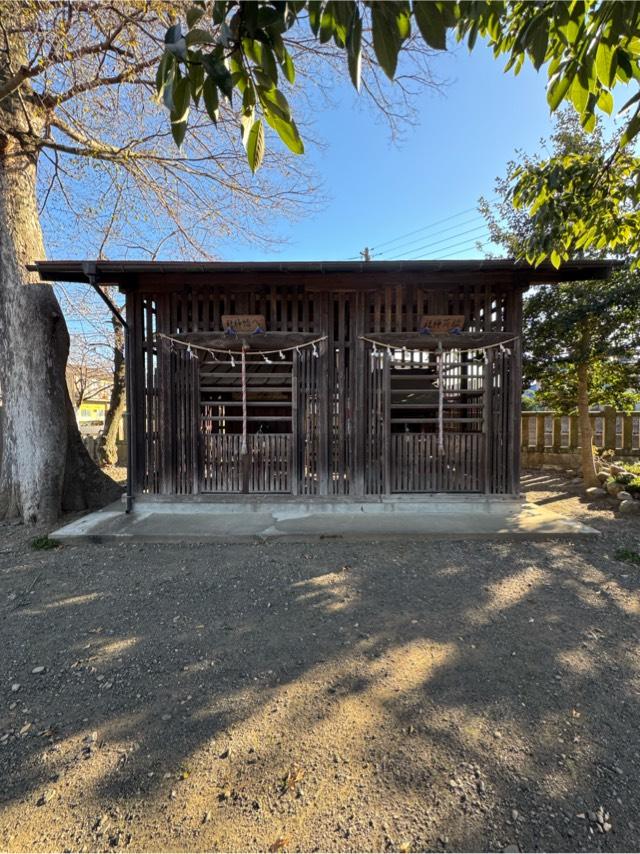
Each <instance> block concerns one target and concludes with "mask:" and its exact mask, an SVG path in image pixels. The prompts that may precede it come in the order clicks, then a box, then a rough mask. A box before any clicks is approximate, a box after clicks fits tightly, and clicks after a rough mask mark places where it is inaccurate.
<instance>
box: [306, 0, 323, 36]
mask: <svg viewBox="0 0 640 854" xmlns="http://www.w3.org/2000/svg"><path fill="white" fill-rule="evenodd" d="M321 12H322V2H321V0H310V2H309V4H308V13H309V26H310V27H311V32H312V33H313V34H314V36H317V35H318V32H319V30H320V15H321Z"/></svg>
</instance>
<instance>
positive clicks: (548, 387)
mask: <svg viewBox="0 0 640 854" xmlns="http://www.w3.org/2000/svg"><path fill="white" fill-rule="evenodd" d="M611 144H612V143H611V141H610V140H607V139H606V138H605V137H604V135H603V134H602V133H601V132H600V131H599V130H598V129H596V130H595V131H594V132H592V133H588V132H586V131H585V130H583V128H582V127H581V124H580V121H579V119H578V117H577V116H576V114H575V113H574V112H572V111H571V110H569V109H568V108H567V109H564V110H561V111H560V112H559V113H558V114H557V118H556V126H555V128H554V132H553V133H552V135H551V138H550V139H549V140H548V141H547V140H541V141H540V150H542V151H543V152H544V153H545V154H546V155H547V156H548V157H549V162H553V161H562V160H564V159H570V158H581V159H584V161H585V162H586V163H588V164H589V168H590V169H591V170H592V171H593V172H594V173H597V172H598V171H599V170H602V169H603V168H604V167H605V164H606V163H607V159H608V151H609V149H610V147H611ZM538 165H539V161H538V160H537V159H535V158H532V157H531V156H529V155H528V154H526V153H525V152H522V151H519V152H518V153H517V159H516V160H513V161H511V162H510V163H509V164H508V165H507V171H506V175H505V176H504V177H502V178H498V179H497V181H496V185H495V189H496V195H497V198H498V201H497V203H495V204H493V205H492V204H490V203H489V202H488V201H487V200H486V199H481V201H480V209H481V211H482V213H483V214H484V216H485V218H486V219H487V223H488V225H489V231H490V234H491V239H492V241H493V242H494V243H496V244H498V245H501V246H503V247H504V248H505V249H506V250H507V252H509V253H510V254H516V253H517V249H518V246H522V245H525V244H532V243H534V242H535V241H539V240H541V239H543V236H544V235H545V233H546V228H547V225H546V223H545V222H544V221H542V220H541V218H540V217H538V216H537V215H536V214H535V213H534V214H531V213H530V211H529V210H527V209H526V208H519V209H518V208H514V207H513V187H514V185H515V184H517V182H518V181H519V180H520V176H521V175H522V174H524V173H531V172H534V171H535V169H537V168H538ZM619 168H620V165H619V163H618V162H616V163H615V164H613V165H611V167H610V178H611V180H612V181H617V180H619V176H618V175H617V174H616V172H617V170H618V169H619ZM594 243H596V247H594V246H593V245H590V246H584V247H581V249H580V250H576V251H574V252H573V253H572V254H573V256H574V257H575V256H582V257H597V256H598V255H602V254H604V249H605V248H606V247H598V246H597V241H594ZM625 248H626V247H625V246H624V244H620V250H621V254H624V250H625ZM639 307H640V274H639V273H638V272H632V271H629V270H620V271H618V272H615V273H614V274H613V275H612V276H611V278H610V279H609V280H607V281H589V282H574V283H572V284H567V285H548V286H543V287H539V288H535V289H533V290H532V291H531V292H529V293H528V294H527V295H526V296H525V304H524V335H525V340H524V348H523V350H524V352H523V356H524V364H523V379H524V385H525V388H527V387H530V386H531V385H533V384H539V385H540V389H539V391H537V392H536V395H535V402H536V403H539V404H542V405H543V406H546V407H549V408H551V409H555V410H558V411H560V412H570V411H572V410H574V409H575V408H576V403H577V400H578V366H579V365H583V366H587V371H586V381H587V384H588V398H589V400H590V401H591V402H592V403H594V404H595V403H599V404H611V405H612V406H616V407H618V408H621V409H632V408H633V406H634V404H635V403H636V401H638V400H639V399H640V395H638V393H637V392H635V391H634V389H635V388H637V385H638V374H639V372H640V349H639V348H640V311H639V310H638V309H639Z"/></svg>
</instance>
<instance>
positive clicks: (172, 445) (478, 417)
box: [39, 262, 608, 500]
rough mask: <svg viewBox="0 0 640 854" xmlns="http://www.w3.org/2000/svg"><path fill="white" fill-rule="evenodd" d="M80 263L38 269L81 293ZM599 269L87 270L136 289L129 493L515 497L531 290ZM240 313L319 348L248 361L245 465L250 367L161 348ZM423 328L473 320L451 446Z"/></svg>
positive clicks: (449, 419) (453, 396) (450, 380)
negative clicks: (314, 340) (432, 319)
mask: <svg viewBox="0 0 640 854" xmlns="http://www.w3.org/2000/svg"><path fill="white" fill-rule="evenodd" d="M65 263H66V264H67V267H66V268H64V269H63V268H62V265H63V264H65ZM71 263H72V262H50V263H48V264H47V263H44V264H41V265H39V269H40V272H41V274H42V275H43V278H45V277H46V278H56V277H58V278H66V279H69V278H71V276H70V275H69V272H70V270H69V265H70V264H71ZM589 263H590V262H583V264H582V266H578V265H574V267H575V269H574V268H573V267H572V269H571V270H569V271H567V270H565V271H563V273H562V274H557V273H556V272H555V271H550V270H546V271H545V270H540V269H539V270H537V271H534V270H532V269H530V268H528V267H522V266H517V265H515V264H513V263H511V262H442V263H439V262H438V263H436V262H416V263H414V264H410V263H406V262H405V264H402V265H397V264H396V265H392V264H384V263H376V262H370V263H368V264H348V263H345V264H339V263H337V262H336V263H334V264H323V265H321V264H302V263H301V264H290V265H276V264H255V265H241V264H235V265H234V264H218V265H216V264H211V265H197V264H182V265H181V264H162V263H158V264H156V265H154V264H144V263H139V264H137V265H136V264H135V263H128V264H127V263H125V262H123V263H122V264H121V265H120V266H119V267H118V265H117V262H98V264H97V265H93V266H92V267H88V266H87V265H86V264H85V265H84V266H83V267H82V270H83V271H84V274H85V275H88V274H90V275H93V276H94V278H95V279H97V281H98V283H99V282H100V281H102V282H105V283H106V282H109V283H112V282H114V281H115V282H116V283H117V284H118V285H119V286H120V288H121V289H122V290H123V291H124V292H125V293H126V318H127V322H128V326H129V357H128V367H129V371H130V386H129V388H130V396H131V406H130V412H131V427H130V430H131V436H130V439H131V441H132V455H131V466H132V472H131V475H132V486H133V494H134V495H160V496H162V495H165V496H166V495H173V496H196V495H200V496H202V495H212V496H215V495H218V496H225V495H236V496H241V495H248V496H256V495H263V494H276V495H281V496H283V495H293V496H300V497H310V498H311V497H332V496H333V497H345V498H353V499H357V500H362V499H366V498H376V497H382V496H401V495H427V494H441V493H459V494H460V493H462V494H484V495H494V496H510V495H517V494H518V491H519V448H520V392H521V357H520V340H519V339H520V335H521V331H522V329H521V326H522V293H523V290H524V289H525V288H526V287H527V286H528V285H529V284H530V283H532V282H535V281H554V280H559V279H565V280H566V279H567V278H574V279H576V278H582V279H585V278H595V277H598V278H601V277H603V276H604V275H606V274H607V271H608V267H607V265H606V264H599V265H595V264H593V263H591V266H589ZM56 264H58V265H59V266H58V267H57V268H55V265H56ZM585 265H587V267H588V270H585ZM54 268H55V269H54ZM79 278H80V275H78V276H77V279H79ZM245 314H252V315H262V316H264V318H265V321H266V330H267V333H276V332H277V333H279V336H278V340H281V341H282V340H284V341H286V340H288V339H287V336H290V338H291V340H292V342H294V343H295V341H297V340H298V339H297V338H296V337H295V336H296V335H297V334H298V333H306V334H307V336H309V335H313V336H317V337H318V338H320V337H323V338H324V340H323V341H322V342H321V343H320V344H319V345H318V354H317V356H316V355H314V354H313V352H312V351H311V350H310V348H308V347H303V348H301V349H300V351H299V352H296V351H295V350H293V351H286V352H284V353H283V354H282V356H281V357H278V356H277V355H276V356H275V357H274V358H272V359H271V360H270V361H268V362H267V361H265V360H264V358H263V357H261V356H260V355H258V354H251V353H249V354H248V356H247V376H246V388H247V395H246V398H247V413H246V416H247V417H246V423H247V427H248V435H247V436H246V440H247V448H246V453H244V454H243V453H242V449H241V435H240V430H241V423H242V413H241V397H242V395H241V379H240V368H239V364H238V363H237V362H236V365H235V366H233V365H231V364H230V363H229V360H228V359H224V358H223V359H218V360H214V358H212V357H211V356H210V355H209V354H206V353H202V352H198V351H194V352H188V351H187V350H186V349H185V348H184V347H183V346H174V345H172V344H170V343H169V342H168V341H167V340H166V339H165V338H163V337H162V336H180V337H181V338H182V339H183V340H189V336H190V335H193V336H194V340H195V339H196V337H197V338H198V340H200V341H202V340H206V335H207V334H208V333H220V332H221V331H223V327H222V316H223V315H245ZM425 315H463V316H464V318H465V322H464V332H463V335H462V336H460V337H459V338H453V337H452V336H448V337H447V339H446V344H445V346H444V347H443V353H442V360H443V366H444V371H445V374H446V377H447V380H446V385H445V388H446V393H445V395H444V404H442V403H441V404H440V406H442V405H443V406H444V409H443V412H442V417H443V425H444V435H443V436H440V435H439V428H438V405H439V404H438V391H437V383H434V380H435V379H436V370H435V364H436V349H435V348H436V345H437V338H436V336H424V335H422V336H419V335H417V333H418V330H419V329H420V324H421V320H422V318H423V317H424V316H425ZM196 334H197V335H196ZM203 335H204V338H203ZM365 338H370V339H374V340H376V341H382V342H383V343H384V344H385V345H386V346H388V347H389V350H387V354H386V355H385V354H384V352H381V351H380V349H379V348H377V347H376V345H374V344H372V343H371V341H366V340H364V339H365ZM512 339H515V340H512ZM458 340H460V341H462V342H463V343H462V344H458V343H457V342H458ZM500 341H504V342H506V344H505V349H504V350H503V349H502V348H499V347H493V348H491V349H489V350H486V349H484V348H485V347H486V344H488V343H497V342H500ZM474 347H475V348H477V349H476V350H474V349H471V350H469V351H468V352H466V349H467V348H474ZM439 439H441V441H440V442H439V441H438V440H439Z"/></svg>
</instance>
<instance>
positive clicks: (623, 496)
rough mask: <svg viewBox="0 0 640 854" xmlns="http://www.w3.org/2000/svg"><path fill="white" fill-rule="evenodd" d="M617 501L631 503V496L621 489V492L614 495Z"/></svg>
mask: <svg viewBox="0 0 640 854" xmlns="http://www.w3.org/2000/svg"><path fill="white" fill-rule="evenodd" d="M616 498H617V499H618V501H631V500H632V499H633V495H632V494H631V493H630V492H627V491H626V489H623V490H622V492H619V493H618V494H617V495H616Z"/></svg>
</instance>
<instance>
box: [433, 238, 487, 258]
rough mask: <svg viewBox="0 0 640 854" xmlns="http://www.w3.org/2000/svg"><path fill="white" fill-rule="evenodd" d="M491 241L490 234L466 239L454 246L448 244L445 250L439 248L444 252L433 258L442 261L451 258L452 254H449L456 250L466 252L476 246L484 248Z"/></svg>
mask: <svg viewBox="0 0 640 854" xmlns="http://www.w3.org/2000/svg"><path fill="white" fill-rule="evenodd" d="M489 243H491V240H489V239H488V236H487V237H482V238H481V237H480V236H478V237H477V238H476V239H474V240H466V241H463V242H462V243H457V244H455V245H454V246H447V247H446V249H444V250H442V249H440V250H438V251H439V252H441V253H443V254H440V255H436V256H435V257H434V258H433V259H432V260H433V261H440V260H441V259H443V258H450V257H451V256H450V255H449V253H450V252H452V251H454V250H460V251H462V252H466V251H467V250H469V249H473V248H474V247H475V246H478V247H479V248H482V247H483V246H487V245H488V244H489Z"/></svg>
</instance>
